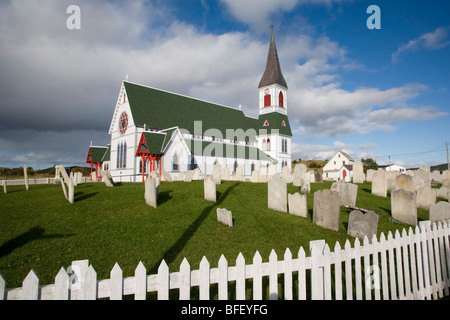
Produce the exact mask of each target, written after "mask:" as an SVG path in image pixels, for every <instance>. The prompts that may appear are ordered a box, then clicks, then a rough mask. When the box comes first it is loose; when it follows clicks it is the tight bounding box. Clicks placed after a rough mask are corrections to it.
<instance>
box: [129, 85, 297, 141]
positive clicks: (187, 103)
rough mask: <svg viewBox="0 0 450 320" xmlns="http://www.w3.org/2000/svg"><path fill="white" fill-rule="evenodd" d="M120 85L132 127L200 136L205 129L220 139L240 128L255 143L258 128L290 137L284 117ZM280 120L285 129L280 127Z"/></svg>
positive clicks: (285, 117)
mask: <svg viewBox="0 0 450 320" xmlns="http://www.w3.org/2000/svg"><path fill="white" fill-rule="evenodd" d="M124 86H125V90H126V92H127V96H128V101H129V104H130V108H131V112H132V116H133V120H134V123H135V125H136V126H140V127H143V126H144V125H145V126H146V127H147V128H151V129H156V130H162V129H167V128H173V127H179V128H180V129H185V130H187V131H189V132H190V133H191V134H201V135H203V134H204V133H205V132H206V131H207V130H213V129H216V130H219V131H220V133H221V134H222V138H227V136H226V133H227V129H234V130H237V129H242V130H243V131H244V133H245V134H248V140H249V141H256V135H257V134H258V132H257V131H259V130H260V129H266V130H267V133H268V134H270V132H271V130H278V131H279V132H280V133H281V134H285V135H287V136H292V132H291V129H290V126H289V120H288V118H287V116H286V115H282V114H279V113H270V114H264V115H260V116H259V118H258V119H256V118H251V117H247V116H245V114H244V112H243V111H242V110H239V109H234V108H230V107H226V106H222V105H218V104H214V103H211V102H207V101H203V100H198V99H195V98H191V97H187V96H183V95H179V94H175V93H171V92H167V91H163V90H158V89H154V88H150V87H146V86H142V85H138V84H135V83H130V82H124ZM265 120H268V121H269V123H270V126H268V127H265V126H264V122H265ZM283 120H284V122H285V126H282V121H283ZM196 121H201V122H200V123H199V125H200V127H198V128H195V122H196ZM194 129H196V130H194ZM249 129H253V130H249ZM196 131H200V132H196ZM210 132H214V131H210ZM216 132H217V131H216ZM210 135H211V136H212V135H214V134H210ZM216 136H217V134H216Z"/></svg>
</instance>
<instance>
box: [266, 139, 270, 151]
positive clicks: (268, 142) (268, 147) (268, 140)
mask: <svg viewBox="0 0 450 320" xmlns="http://www.w3.org/2000/svg"><path fill="white" fill-rule="evenodd" d="M266 150H267V151H270V139H269V138H267V149H266Z"/></svg>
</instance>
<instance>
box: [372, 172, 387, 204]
mask: <svg viewBox="0 0 450 320" xmlns="http://www.w3.org/2000/svg"><path fill="white" fill-rule="evenodd" d="M372 194H373V195H374V196H380V197H385V198H386V197H387V178H386V171H384V170H377V171H375V172H374V173H373V175H372Z"/></svg>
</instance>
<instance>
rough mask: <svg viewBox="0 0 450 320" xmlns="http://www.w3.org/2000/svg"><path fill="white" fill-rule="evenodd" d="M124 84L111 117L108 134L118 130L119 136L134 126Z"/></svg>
mask: <svg viewBox="0 0 450 320" xmlns="http://www.w3.org/2000/svg"><path fill="white" fill-rule="evenodd" d="M124 83H125V82H122V85H121V87H120V91H119V95H118V98H117V102H116V107H115V108H114V113H113V117H112V120H111V124H110V126H109V134H112V133H113V132H115V131H118V130H119V131H120V133H121V134H124V133H125V132H126V131H127V128H128V127H131V126H133V125H134V121H133V114H132V112H131V110H130V106H129V99H128V95H127V91H126V89H125V85H124Z"/></svg>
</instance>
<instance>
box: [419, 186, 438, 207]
mask: <svg viewBox="0 0 450 320" xmlns="http://www.w3.org/2000/svg"><path fill="white" fill-rule="evenodd" d="M434 203H436V189H434V188H430V187H426V186H424V187H420V188H418V189H417V197H416V204H417V207H418V208H422V209H425V210H429V209H430V205H432V204H434Z"/></svg>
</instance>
